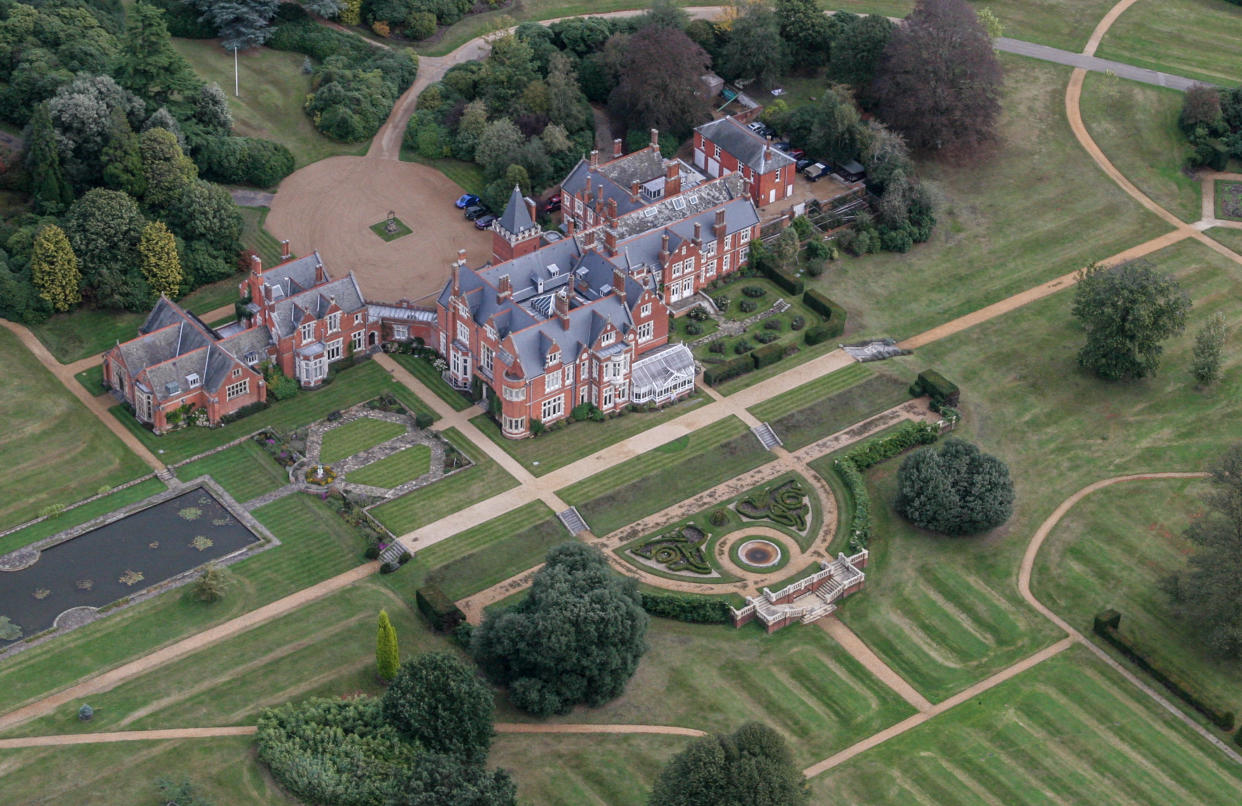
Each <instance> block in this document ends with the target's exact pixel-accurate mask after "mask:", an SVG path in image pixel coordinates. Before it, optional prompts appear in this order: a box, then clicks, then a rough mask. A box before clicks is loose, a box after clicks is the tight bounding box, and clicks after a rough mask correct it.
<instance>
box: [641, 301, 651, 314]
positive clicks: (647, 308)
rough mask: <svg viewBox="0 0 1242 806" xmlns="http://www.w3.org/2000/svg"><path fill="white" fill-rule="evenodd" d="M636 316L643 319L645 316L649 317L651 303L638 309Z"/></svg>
mask: <svg viewBox="0 0 1242 806" xmlns="http://www.w3.org/2000/svg"><path fill="white" fill-rule="evenodd" d="M638 315H639V316H644V317H645V316H651V303H650V302H648V303H647V304H646V305H644V306H643V307H641V308H639V309H638Z"/></svg>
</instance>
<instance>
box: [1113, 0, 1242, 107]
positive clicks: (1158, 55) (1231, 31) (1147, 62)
mask: <svg viewBox="0 0 1242 806" xmlns="http://www.w3.org/2000/svg"><path fill="white" fill-rule="evenodd" d="M1239 41H1242V8H1239V7H1238V6H1236V5H1232V4H1230V3H1228V2H1219V1H1218V0H1161V1H1160V2H1157V3H1153V2H1142V3H1135V4H1134V6H1133V7H1132V8H1129V9H1127V10H1126V11H1125V13H1123V14H1122V15H1121V16H1120V17H1118V18H1117V21H1116V22H1114V23H1113V27H1112V28H1110V29H1109V30H1108V33H1107V34H1105V35H1104V40H1103V41H1102V42H1101V43H1100V49H1099V50H1098V51H1096V54H1095V55H1097V56H1099V57H1101V58H1104V59H1116V60H1117V61H1121V62H1129V63H1130V64H1135V65H1138V66H1139V67H1149V68H1151V69H1152V70H1160V71H1163V72H1165V73H1172V74H1174V75H1179V76H1187V77H1189V78H1197V79H1199V80H1201V81H1206V82H1208V83H1210V84H1222V85H1224V86H1229V87H1232V86H1236V85H1237V84H1238V82H1239V81H1242V62H1239V60H1238V42H1239Z"/></svg>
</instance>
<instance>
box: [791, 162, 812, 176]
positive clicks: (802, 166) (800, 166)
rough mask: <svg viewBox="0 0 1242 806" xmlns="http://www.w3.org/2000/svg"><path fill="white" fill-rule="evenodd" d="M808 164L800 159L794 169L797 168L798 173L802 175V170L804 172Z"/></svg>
mask: <svg viewBox="0 0 1242 806" xmlns="http://www.w3.org/2000/svg"><path fill="white" fill-rule="evenodd" d="M810 164H811V161H810V160H808V159H800V160H798V164H797V165H796V166H795V167H796V168H797V171H798V173H802V172H803V171H804V170H806V167H807V166H808V165H810Z"/></svg>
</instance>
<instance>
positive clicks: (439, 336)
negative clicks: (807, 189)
mask: <svg viewBox="0 0 1242 806" xmlns="http://www.w3.org/2000/svg"><path fill="white" fill-rule="evenodd" d="M561 192H562V210H563V214H564V227H565V233H564V235H562V234H561V233H544V232H543V231H542V230H541V229H540V227H539V225H538V224H537V223H536V222H535V205H534V202H533V201H531V200H529V199H524V198H523V197H522V195H521V193H520V192H519V191H518V189H517V188H514V192H513V194H512V195H511V197H510V199H509V203H508V205H507V206H506V208H505V210H504V213H503V214H502V215H501V216H500V217H499V218H498V219H496V221H495V222H494V223H493V224H492V242H493V246H492V260H491V262H489V263H488V264H486V265H484V266H481V267H479V268H470V267H468V266H466V265H465V261H464V260H462V259H459V260H458V261H457V262H456V263H455V264H454V265H453V266H452V269H451V277H450V279H449V280H448V282H447V283H446V284H445V287H444V290H443V291H442V292H441V293H440V294H439V296H438V297H437V298H436V299H435V302H434V308H427V307H419V306H417V305H412V304H409V303H406V302H404V301H403V302H402V303H400V304H398V305H386V304H380V303H374V302H373V303H368V302H366V301H365V298H364V295H363V293H362V291H361V289H360V288H359V287H358V283H357V281H356V280H355V279H354V276H353V274H352V273H350V274H349V275H347V276H346V277H344V278H342V279H339V280H333V279H332V278H331V277H330V276H329V275H328V272H327V269H326V268H325V267H324V265H323V263H322V262H321V261H320V260H319V256H318V254H317V253H316V254H313V255H310V256H307V257H303V258H298V259H291V260H286V261H285V262H283V263H281V264H280V265H278V266H275V267H273V268H270V269H267V270H264V269H263V268H262V266H261V265H259V263H258V260H257V258H256V260H255V265H254V267H253V268H252V270H251V272H250V274H249V276H248V277H247V278H246V279H245V281H243V282H242V283H241V286H240V290H241V293H242V297H243V300H242V302H243V305H242V306H241V308H242V310H241V311H239V313H242V314H243V315H242V317H241V318H240V319H239V320H238V321H237V322H235V323H232V324H230V325H227V326H225V327H223V328H219V329H213V328H210V327H208V326H207V325H206V324H204V323H203V322H201V321H199V320H198V318H197V317H195V316H194V315H193V314H190V313H188V312H187V311H185V310H183V309H182V308H180V307H179V306H177V305H176V304H175V303H173V302H171V301H169V300H167V299H161V300H160V302H159V303H158V304H157V305H156V307H155V309H154V311H152V313H151V315H150V316H149V317H148V319H147V321H146V323H144V324H143V326H142V327H141V328H140V330H139V334H140V335H139V336H138V338H136V339H133V340H131V341H128V342H125V343H124V344H118V345H117V346H116V347H114V348H112V349H111V350H109V351H108V352H107V353H106V354H105V356H104V382H105V384H106V385H108V386H109V387H111V388H112V389H114V390H116V392H118V393H119V394H120V396H121V397H123V398H124V399H125V400H126V401H128V402H129V403H130V404H131V405H132V406H133V407H134V411H135V414H136V415H137V417H138V419H139V420H140V421H142V422H144V423H147V424H149V425H150V426H151V427H152V428H153V429H154V430H155V431H157V432H162V431H165V430H167V429H168V428H170V427H172V426H173V425H174V424H175V423H176V422H180V421H182V418H183V417H184V416H185V415H186V413H187V412H188V411H190V410H191V409H202V410H203V412H205V414H206V417H207V419H208V421H209V422H210V423H213V424H214V423H218V422H219V421H220V419H221V418H222V417H225V416H228V415H229V414H232V413H234V412H236V411H237V410H239V409H241V408H242V407H243V406H246V405H249V404H252V403H256V402H260V401H264V400H266V388H265V384H264V379H263V373H262V365H263V364H264V363H265V362H271V363H272V364H274V365H275V366H277V367H278V368H279V369H280V370H281V371H282V372H283V373H284V374H285V375H287V376H289V377H292V378H296V379H297V380H298V381H299V383H300V384H301V385H303V386H316V385H318V384H320V383H321V382H322V381H323V379H324V378H325V377H326V375H327V371H328V366H329V365H330V364H332V363H333V362H334V361H337V360H339V359H341V358H342V357H344V356H345V355H348V354H349V353H351V352H362V351H370V350H372V349H374V348H377V347H378V346H379V345H380V344H381V343H383V342H388V341H409V340H414V339H422V340H423V342H424V343H426V344H427V345H428V346H429V347H432V348H434V349H436V350H437V351H438V352H439V353H440V354H441V355H442V356H443V357H444V360H445V362H446V363H447V365H448V368H447V370H446V371H445V378H446V380H448V381H449V382H450V383H451V384H452V385H454V386H456V387H457V388H459V389H468V388H471V387H472V385H474V382H475V381H476V380H477V381H478V382H479V383H480V384H481V386H482V388H483V389H484V390H485V392H484V396H485V397H486V398H487V399H488V401H489V404H490V405H491V406H492V407H493V410H494V411H498V412H499V417H498V419H499V420H500V425H501V430H502V432H503V433H504V435H505V436H506V437H509V438H511V439H519V438H522V437H526V436H530V435H531V433H532V427H533V428H534V430H535V431H537V430H538V428H539V426H537V425H533V424H534V423H536V422H538V423H541V424H545V425H546V424H550V423H553V422H555V421H557V420H560V419H562V418H564V417H567V416H568V415H569V413H570V411H571V410H572V409H573V408H574V407H575V406H578V405H581V404H584V403H590V404H592V405H594V406H596V407H598V408H599V409H600V410H601V411H604V412H611V411H616V410H618V409H620V408H623V407H625V406H627V405H629V404H631V403H634V404H645V403H664V402H668V401H671V400H675V399H677V398H679V397H683V396H685V395H687V394H689V393H690V392H691V391H692V390H693V388H694V376H695V362H694V357H693V355H692V354H691V352H690V350H689V348H688V347H686V346H685V345H684V344H669V341H668V328H669V316H670V313H672V312H675V311H678V310H683V311H684V310H688V309H689V308H690V307H692V306H693V305H694V304H696V303H694V302H693V301H692V300H693V298H694V297H695V296H696V295H697V294H699V292H700V291H701V290H702V289H703V288H704V287H705V286H706V285H708V284H709V283H711V282H713V281H715V280H716V279H718V278H720V277H722V276H724V275H728V274H731V273H733V272H735V271H737V270H738V269H739V268H740V267H741V266H742V265H743V264H744V263H745V262H746V259H747V256H748V253H749V249H750V242H751V241H752V240H753V239H756V238H758V236H759V216H758V213H757V211H756V209H755V204H754V201H753V198H752V186H751V182H750V180H749V179H748V178H747V177H746V176H745V175H744V174H743V173H741V172H731V173H726V174H725V175H723V176H719V177H716V178H712V177H708V176H705V175H704V174H702V173H700V172H699V171H697V170H696V169H695V168H693V167H692V166H689V165H687V164H686V163H684V162H681V161H679V160H665V159H664V158H663V157H662V156H661V154H660V151H659V146H658V144H657V141H656V136H655V132H653V133H652V142H651V145H649V146H648V147H646V148H643V149H641V150H639V151H636V152H634V153H631V154H628V155H622V154H621V147H620V141H618V142H617V143H616V144H615V145H614V150H613V156H612V159H611V160H608V161H601V160H600V159H599V154H598V153H597V152H592V153H591V155H590V158H589V159H586V160H582V161H580V162H579V164H578V165H577V166H576V167H575V168H574V169H573V171H571V172H570V174H569V176H568V177H566V179H565V180H564V182H563V183H562V185H561ZM492 398H495V400H496V401H498V402H492ZM174 412H180V414H174V415H173V418H172V420H170V419H169V415H170V414H173V413H174Z"/></svg>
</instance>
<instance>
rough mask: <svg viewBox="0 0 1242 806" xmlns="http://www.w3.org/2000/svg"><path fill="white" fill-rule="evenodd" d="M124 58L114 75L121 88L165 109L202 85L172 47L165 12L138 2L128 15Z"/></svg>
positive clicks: (122, 41)
mask: <svg viewBox="0 0 1242 806" xmlns="http://www.w3.org/2000/svg"><path fill="white" fill-rule="evenodd" d="M125 16H126V24H125V36H124V37H123V38H122V40H121V58H120V63H119V64H118V65H117V67H116V70H115V71H114V74H115V76H116V79H117V81H119V82H120V84H121V86H123V87H125V88H126V89H128V90H131V91H132V92H135V93H137V94H138V95H140V96H142V97H144V98H147V99H150V100H152V101H154V102H155V104H156V105H157V106H158V105H163V104H166V103H168V102H169V101H171V100H174V99H178V98H182V97H188V96H189V95H190V94H191V93H192V92H193V91H194V90H195V89H197V88H198V87H199V85H200V84H201V83H202V82H201V81H199V80H198V78H197V77H196V76H195V75H194V68H192V67H190V63H189V62H187V61H186V60H185V57H184V56H182V55H181V54H180V53H178V52H177V50H176V48H174V47H173V46H172V38H171V37H169V35H168V26H167V25H166V24H165V23H164V10H163V9H161V8H157V7H156V6H153V5H151V4H149V3H143V2H138V3H135V4H134V5H132V6H130V8H129V10H128V12H127V13H126V15H125Z"/></svg>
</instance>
